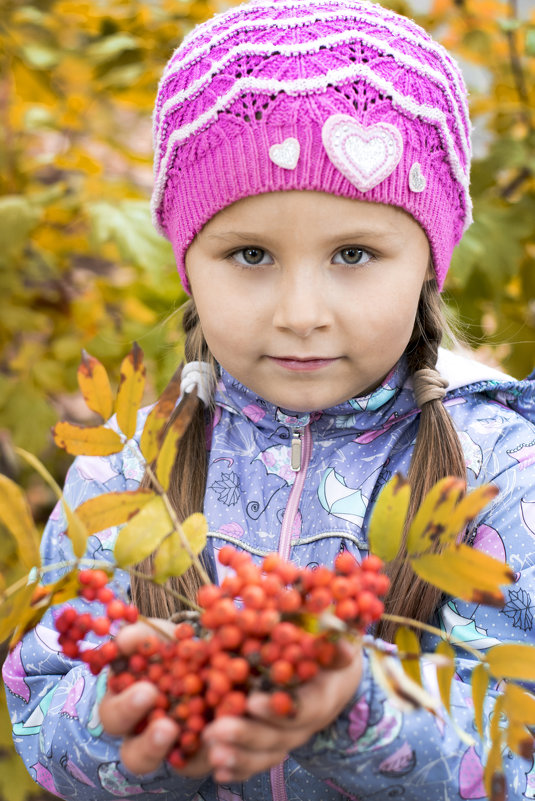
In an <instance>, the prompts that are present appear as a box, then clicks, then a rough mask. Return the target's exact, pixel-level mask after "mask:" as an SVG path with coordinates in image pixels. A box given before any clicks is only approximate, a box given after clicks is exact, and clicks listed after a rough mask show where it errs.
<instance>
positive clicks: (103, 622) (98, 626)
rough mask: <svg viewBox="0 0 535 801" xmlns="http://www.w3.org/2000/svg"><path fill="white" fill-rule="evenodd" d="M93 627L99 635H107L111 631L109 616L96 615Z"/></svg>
mask: <svg viewBox="0 0 535 801" xmlns="http://www.w3.org/2000/svg"><path fill="white" fill-rule="evenodd" d="M91 628H92V629H93V631H94V632H95V634H96V635H97V637H105V636H106V635H107V634H109V633H110V621H109V620H108V618H107V617H95V618H93V622H92V624H91Z"/></svg>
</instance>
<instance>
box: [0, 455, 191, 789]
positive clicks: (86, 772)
mask: <svg viewBox="0 0 535 801" xmlns="http://www.w3.org/2000/svg"><path fill="white" fill-rule="evenodd" d="M131 442H132V447H135V443H133V441H131ZM129 447H130V446H127V448H129ZM128 453H129V454H130V456H132V458H131V459H130V460H129V457H128V455H127V458H126V459H125V458H124V456H121V455H116V456H113V457H110V458H106V459H104V458H97V457H78V458H77V459H76V460H75V461H74V463H73V465H72V467H71V469H70V471H69V474H68V476H67V480H66V484H65V490H64V492H65V497H66V499H67V502H68V503H69V505H70V506H71V507H73V508H75V507H76V506H78V505H79V504H80V503H82V502H83V501H85V500H87V499H88V498H90V497H93V496H95V495H98V494H100V493H103V492H109V491H111V490H116V491H122V490H125V489H134V488H136V487H137V486H138V484H139V480H140V477H141V476H140V472H142V468H141V467H140V463H139V461H137V459H134V458H133V456H135V455H136V454H132V450H131V449H130V450H129V451H128ZM116 533H117V530H116V529H108V530H106V531H103V532H100V533H99V535H98V536H92V537H90V540H89V543H88V550H87V554H86V555H87V556H88V557H90V558H95V559H98V560H102V559H105V560H108V561H112V550H111V548H112V546H113V541H114V539H115V536H116ZM42 557H43V564H44V565H52V564H57V563H59V562H61V561H63V560H64V559H70V558H72V551H71V549H70V542H69V539H68V537H67V536H66V534H65V522H64V519H63V514H62V512H61V509H60V508H59V506H58V507H56V509H55V510H54V511H53V513H52V515H51V518H50V520H49V521H48V523H47V526H46V528H45V531H44V534H43V539H42ZM58 575H59V574H58V572H56V571H51V573H49V574H47V581H52V580H54V579H56V578H57V577H58ZM115 582H116V589H121V590H122V591H123V592H126V591H127V589H128V577H127V575H126V574H124V573H123V572H122V571H117V572H116V579H115ZM69 603H70V604H71V605H73V606H75V607H77V608H80V609H81V610H83V611H87V609H88V605H87V602H85V601H83V599H76V600H73V601H70V602H69ZM84 607H85V608H84ZM58 609H59V607H53V608H52V609H50V610H48V612H47V613H46V615H45V616H44V617H43V619H42V620H41V622H40V623H39V624H38V626H37V627H36V628H35V629H34V630H32V631H30V632H29V633H28V634H27V635H26V636H25V637H24V638H23V639H22V641H21V642H20V643H19V644H18V645H17V646H16V648H15V649H14V650H13V651H12V652H11V653H10V654H9V656H8V658H7V660H6V662H5V664H4V667H3V677H4V683H5V688H6V694H7V701H8V707H9V712H10V716H11V720H12V724H13V738H14V743H15V747H16V749H17V751H18V752H19V754H20V756H21V757H22V759H23V761H24V762H25V764H26V767H27V769H28V770H29V772H30V774H31V776H32V778H33V779H34V780H35V781H36V782H37V783H38V784H40V785H41V786H42V787H45V788H46V789H47V790H49V791H50V792H52V793H54V794H55V795H58V796H59V797H63V798H68V799H70V800H72V801H74V799H76V801H78V800H80V801H109V800H110V801H111V799H115V801H117V799H130V798H132V799H137V801H149V799H154V798H158V797H159V796H161V795H162V794H166V795H165V797H166V798H169V799H173V800H174V801H190V800H191V799H194V798H195V796H196V793H197V790H198V788H199V785H200V783H201V782H199V780H189V779H184V778H182V777H180V776H178V774H176V773H174V772H173V771H172V770H171V769H168V768H167V767H166V766H165V765H162V767H161V768H160V769H159V770H158V771H157V772H155V773H153V774H148V775H144V776H142V777H140V776H135V775H133V774H131V773H130V772H129V771H128V770H127V769H126V768H125V767H124V765H123V764H122V763H121V759H120V756H119V746H120V739H119V738H113V737H109V736H107V735H106V734H105V733H104V732H103V731H102V726H101V724H100V721H99V717H98V706H99V703H100V700H101V699H102V696H103V694H104V692H105V688H106V676H105V675H104V674H101V675H100V676H98V677H95V676H93V675H91V673H90V672H89V670H88V669H87V668H86V665H85V664H84V663H82V662H80V661H76V660H71V659H67V658H66V657H65V656H63V654H62V653H61V652H60V648H59V645H58V640H57V633H56V631H55V627H54V617H55V615H56V614H57V612H58ZM91 611H92V612H93V614H95V606H94V604H92V605H91ZM97 642H101V640H95V641H94V643H93V645H92V646H90V647H94V645H95V644H96V643H97Z"/></svg>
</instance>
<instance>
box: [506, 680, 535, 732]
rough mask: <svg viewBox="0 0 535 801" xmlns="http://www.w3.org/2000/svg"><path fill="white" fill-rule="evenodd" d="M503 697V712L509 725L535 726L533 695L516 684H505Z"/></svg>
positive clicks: (534, 698)
mask: <svg viewBox="0 0 535 801" xmlns="http://www.w3.org/2000/svg"><path fill="white" fill-rule="evenodd" d="M504 696H505V703H504V710H505V714H506V715H507V717H508V719H509V722H510V723H511V722H515V723H524V724H526V725H527V726H535V696H534V695H533V693H530V692H527V691H526V690H524V689H522V687H519V686H518V684H510V683H509V682H507V684H506V686H505V692H504Z"/></svg>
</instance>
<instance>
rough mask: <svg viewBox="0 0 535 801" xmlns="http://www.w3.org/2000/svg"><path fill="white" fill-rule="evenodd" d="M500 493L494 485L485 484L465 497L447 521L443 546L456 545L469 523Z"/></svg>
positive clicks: (442, 539)
mask: <svg viewBox="0 0 535 801" xmlns="http://www.w3.org/2000/svg"><path fill="white" fill-rule="evenodd" d="M498 492H499V490H498V487H496V486H494V485H493V484H483V485H482V486H481V487H476V489H474V490H472V492H469V493H468V494H467V495H465V496H464V498H462V499H461V500H460V501H459V503H458V504H457V506H456V507H455V509H454V511H453V513H452V514H451V516H450V519H449V520H446V526H445V530H444V533H443V534H442V535H441V537H440V541H441V542H442V544H443V545H453V544H455V543H456V542H457V540H458V538H459V534H461V533H462V532H463V531H464V529H465V528H466V526H467V525H468V523H469V522H470V521H471V520H473V519H474V518H475V517H476V515H478V514H479V512H480V511H481V510H482V509H483V508H484V507H485V506H486V505H487V504H488V503H490V501H491V500H492V499H493V498H495V497H496V495H497V494H498Z"/></svg>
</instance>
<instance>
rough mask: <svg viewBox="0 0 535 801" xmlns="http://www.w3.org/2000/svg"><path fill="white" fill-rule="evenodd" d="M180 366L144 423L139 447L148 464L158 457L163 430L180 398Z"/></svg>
mask: <svg viewBox="0 0 535 801" xmlns="http://www.w3.org/2000/svg"><path fill="white" fill-rule="evenodd" d="M182 366H183V365H182V364H181V365H180V366H179V368H178V369H177V370H176V371H175V373H174V374H173V376H172V377H171V380H170V381H169V383H168V384H167V386H166V388H165V389H164V391H163V392H162V394H161V396H160V398H159V400H158V402H157V404H156V405H155V406H154V408H153V409H152V410H151V412H150V414H149V415H148V417H147V419H146V421H145V426H144V427H143V432H142V434H141V440H140V443H139V447H140V450H141V453H142V454H143V456H144V457H145V460H146V461H147V463H148V464H150V463H151V462H153V461H154V459H156V456H157V455H158V450H159V447H160V440H161V434H162V431H163V428H164V426H165V424H166V423H167V421H168V420H169V418H170V417H171V414H172V413H173V409H174V408H175V406H176V402H177V400H178V398H179V396H180V379H181V376H182Z"/></svg>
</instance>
